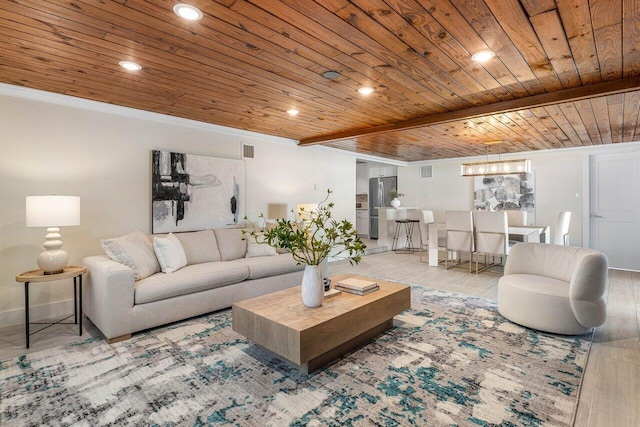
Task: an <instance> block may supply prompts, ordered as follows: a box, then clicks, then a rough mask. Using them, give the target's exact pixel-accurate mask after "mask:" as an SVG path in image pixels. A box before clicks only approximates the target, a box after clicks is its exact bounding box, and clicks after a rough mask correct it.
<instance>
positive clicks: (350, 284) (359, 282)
mask: <svg viewBox="0 0 640 427" xmlns="http://www.w3.org/2000/svg"><path fill="white" fill-rule="evenodd" d="M334 287H335V288H336V289H338V290H340V291H343V292H349V293H351V294H356V295H367V294H370V293H371V292H374V291H377V290H378V289H379V288H380V287H379V286H378V284H377V283H376V282H372V281H370V280H364V279H356V278H355V277H351V278H348V279H343V280H340V281H339V282H338V283H336V284H335V286H334Z"/></svg>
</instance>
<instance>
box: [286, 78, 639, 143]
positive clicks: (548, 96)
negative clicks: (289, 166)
mask: <svg viewBox="0 0 640 427" xmlns="http://www.w3.org/2000/svg"><path fill="white" fill-rule="evenodd" d="M639 88H640V76H635V77H630V78H626V79H619V80H611V81H607V82H602V83H596V84H592V85H588V86H581V87H576V88H570V89H563V90H559V91H556V92H551V93H543V94H539V95H533V96H528V97H526V98H518V99H512V100H509V101H501V102H496V103H493V104H488V105H481V106H478V107H471V108H466V109H462V110H457V111H450V112H446V113H440V114H433V115H429V116H424V117H417V118H415V119H410V120H404V121H400V122H395V123H389V124H385V125H379V126H372V127H369V128H364V129H354V130H348V131H343V132H337V133H332V134H327V135H320V136H317V137H312V138H306V139H302V140H300V143H299V145H300V146H307V145H315V144H323V143H327V142H335V141H340V140H345V139H351V138H357V137H359V136H365V135H367V136H370V135H375V134H384V133H388V132H396V131H401V130H408V129H415V128H420V127H424V126H430V125H435V124H442V123H448V122H453V121H457V120H465V119H473V118H477V117H481V116H487V115H491V114H501V113H508V112H511V111H516V110H521V109H530V108H535V107H545V106H548V105H555V104H559V103H563V102H572V101H580V100H584V99H589V98H594V97H598V96H606V95H612V94H616V93H624V92H629V91H633V90H638V89H639Z"/></svg>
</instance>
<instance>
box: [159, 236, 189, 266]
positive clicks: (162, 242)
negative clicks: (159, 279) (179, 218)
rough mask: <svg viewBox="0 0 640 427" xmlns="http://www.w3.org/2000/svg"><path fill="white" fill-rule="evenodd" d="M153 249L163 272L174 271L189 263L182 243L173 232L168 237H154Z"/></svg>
mask: <svg viewBox="0 0 640 427" xmlns="http://www.w3.org/2000/svg"><path fill="white" fill-rule="evenodd" d="M153 249H154V250H155V252H156V256H157V257H158V262H159V263H160V269H161V270H162V272H163V273H167V274H169V273H173V272H174V271H178V270H180V269H181V268H182V267H184V266H186V265H187V256H186V255H185V253H184V249H183V248H182V243H180V240H179V239H178V238H177V237H176V236H174V235H173V233H169V235H168V236H167V237H154V238H153Z"/></svg>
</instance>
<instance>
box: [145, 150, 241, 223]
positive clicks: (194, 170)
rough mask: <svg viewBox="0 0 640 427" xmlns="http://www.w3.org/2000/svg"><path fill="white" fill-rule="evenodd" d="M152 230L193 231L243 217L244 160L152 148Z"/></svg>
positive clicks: (231, 221)
mask: <svg viewBox="0 0 640 427" xmlns="http://www.w3.org/2000/svg"><path fill="white" fill-rule="evenodd" d="M151 167H152V178H151V199H152V209H151V210H152V232H153V233H169V232H178V231H196V230H206V229H211V228H219V227H225V226H233V225H236V224H238V221H240V220H241V219H242V218H244V209H245V208H244V190H245V187H244V186H245V182H244V162H243V161H242V160H233V159H223V158H218V157H208V156H198V155H195V154H185V153H173V152H170V151H157V150H153V151H152V163H151Z"/></svg>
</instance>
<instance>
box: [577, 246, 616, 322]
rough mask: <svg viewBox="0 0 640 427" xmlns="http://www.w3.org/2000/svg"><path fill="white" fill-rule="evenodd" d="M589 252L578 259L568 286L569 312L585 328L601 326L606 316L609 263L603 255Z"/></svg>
mask: <svg viewBox="0 0 640 427" xmlns="http://www.w3.org/2000/svg"><path fill="white" fill-rule="evenodd" d="M590 252H592V253H590V254H588V255H585V256H583V257H582V258H581V259H580V261H579V263H578V265H577V267H576V269H575V270H574V272H573V275H572V277H571V282H570V284H569V302H570V303H571V310H573V314H574V315H575V316H576V320H577V321H578V323H580V324H581V325H582V326H584V327H585V328H593V327H596V326H600V325H602V324H603V323H604V321H605V319H606V316H607V310H606V304H605V301H604V292H605V287H606V284H607V273H608V267H609V262H608V260H607V256H606V255H605V254H603V253H601V252H596V251H590Z"/></svg>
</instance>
